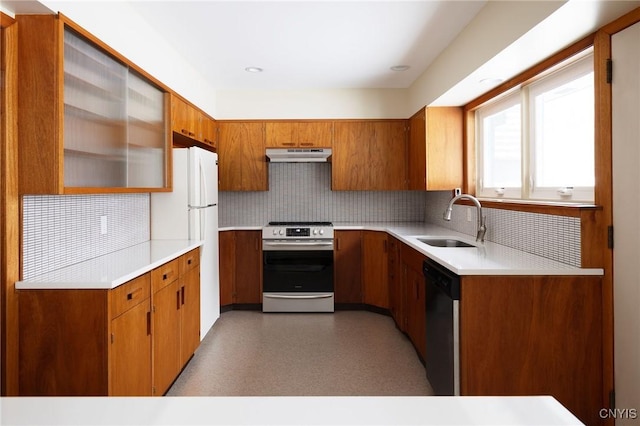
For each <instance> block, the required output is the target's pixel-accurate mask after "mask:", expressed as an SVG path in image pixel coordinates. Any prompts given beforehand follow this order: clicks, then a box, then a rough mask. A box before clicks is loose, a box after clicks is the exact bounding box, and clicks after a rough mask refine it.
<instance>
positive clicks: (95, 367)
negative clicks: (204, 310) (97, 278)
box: [18, 249, 200, 396]
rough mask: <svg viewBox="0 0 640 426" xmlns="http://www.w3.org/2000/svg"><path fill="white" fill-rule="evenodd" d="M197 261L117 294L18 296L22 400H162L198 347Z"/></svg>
mask: <svg viewBox="0 0 640 426" xmlns="http://www.w3.org/2000/svg"><path fill="white" fill-rule="evenodd" d="M196 259H197V260H199V249H195V250H193V251H191V252H189V253H187V254H185V255H184V256H182V257H179V258H177V259H175V260H173V261H171V262H169V263H167V264H165V265H162V266H160V267H159V268H157V269H155V270H153V271H151V272H149V273H146V274H144V275H141V276H139V277H137V278H135V279H133V280H131V281H129V282H127V283H124V284H122V285H120V286H118V287H116V288H114V289H111V290H108V289H104V290H102V289H90V290H80V289H69V290H19V291H18V299H19V306H20V309H19V312H20V314H19V321H20V326H19V342H20V343H19V345H20V346H19V352H20V360H19V390H18V392H19V395H20V396H151V395H162V394H163V393H164V392H165V391H166V389H168V387H169V386H170V385H171V383H172V382H173V381H174V380H175V378H176V377H177V375H178V374H179V373H180V370H181V369H182V367H183V366H184V363H186V362H187V361H188V359H189V358H190V357H191V355H192V354H193V352H194V351H195V349H196V348H197V346H198V345H199V342H200V337H199V336H200V268H199V263H198V262H197V260H196ZM190 260H191V264H189V263H188V262H189V261H190ZM194 261H195V263H194ZM181 264H184V265H185V266H184V272H182V271H181ZM165 277H166V278H165ZM154 386H155V389H154ZM154 390H155V391H154Z"/></svg>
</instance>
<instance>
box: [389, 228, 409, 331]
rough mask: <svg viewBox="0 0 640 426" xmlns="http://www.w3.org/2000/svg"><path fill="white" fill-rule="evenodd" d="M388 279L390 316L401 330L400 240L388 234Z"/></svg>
mask: <svg viewBox="0 0 640 426" xmlns="http://www.w3.org/2000/svg"><path fill="white" fill-rule="evenodd" d="M387 244H388V259H387V269H388V275H387V276H388V280H389V311H390V312H391V317H392V318H393V319H394V321H395V322H396V325H397V326H398V328H399V329H400V330H401V331H405V324H404V321H403V318H404V291H403V286H402V265H401V263H400V244H401V243H400V241H398V239H397V238H395V237H392V236H391V235H389V236H388V243H387Z"/></svg>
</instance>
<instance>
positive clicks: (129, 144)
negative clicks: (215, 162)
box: [16, 15, 171, 195]
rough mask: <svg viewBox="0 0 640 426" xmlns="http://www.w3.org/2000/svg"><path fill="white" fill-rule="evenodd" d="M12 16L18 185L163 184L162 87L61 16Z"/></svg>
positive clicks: (35, 190)
mask: <svg viewBox="0 0 640 426" xmlns="http://www.w3.org/2000/svg"><path fill="white" fill-rule="evenodd" d="M16 21H17V23H18V37H17V40H18V60H17V64H18V72H19V75H20V78H19V79H18V92H19V93H20V96H19V97H18V110H17V113H18V134H19V135H20V150H19V165H20V167H19V186H20V193H21V194H53V195H61V194H77V193H110V192H150V191H166V190H168V189H169V188H170V187H171V182H170V176H169V174H168V165H169V164H170V156H171V150H170V149H169V146H170V143H169V141H170V132H169V127H168V126H167V121H168V120H169V112H168V99H169V95H168V91H167V89H166V87H164V86H163V85H162V84H161V83H160V82H158V81H157V80H155V79H153V78H152V77H151V76H149V75H148V74H147V73H145V72H144V70H141V69H139V68H137V67H136V66H135V65H134V64H132V63H131V62H129V61H128V60H127V59H126V58H124V57H123V56H122V55H120V54H118V53H117V52H115V51H114V50H113V49H111V48H109V47H108V46H107V45H105V44H104V43H102V42H101V41H100V40H98V39H97V38H95V37H94V36H92V35H91V34H89V33H88V32H87V31H85V30H84V29H82V28H80V27H79V26H78V25H76V24H74V23H73V22H71V21H70V20H69V19H68V18H66V17H64V16H63V15H17V16H16ZM134 158H135V160H133V159H134Z"/></svg>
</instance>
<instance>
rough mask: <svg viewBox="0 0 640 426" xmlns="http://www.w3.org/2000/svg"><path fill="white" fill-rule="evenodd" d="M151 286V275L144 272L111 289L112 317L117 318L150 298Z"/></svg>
mask: <svg viewBox="0 0 640 426" xmlns="http://www.w3.org/2000/svg"><path fill="white" fill-rule="evenodd" d="M150 287H151V275H150V274H144V275H142V276H140V277H138V278H136V279H134V280H131V281H129V282H127V283H124V284H122V285H121V286H119V287H116V288H114V289H113V290H111V292H110V293H111V294H110V297H111V318H116V317H117V316H119V315H120V314H123V313H124V312H127V311H128V310H129V309H131V308H133V307H134V306H136V305H137V304H138V303H140V302H142V301H144V300H146V299H148V298H149V295H150V292H149V289H150Z"/></svg>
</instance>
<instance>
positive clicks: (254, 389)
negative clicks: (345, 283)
mask: <svg viewBox="0 0 640 426" xmlns="http://www.w3.org/2000/svg"><path fill="white" fill-rule="evenodd" d="M431 392H432V391H431V387H430V386H429V383H428V381H427V379H426V376H425V370H424V367H423V365H422V364H421V363H420V361H419V359H418V356H417V355H416V352H415V350H414V349H413V346H412V345H411V343H410V342H409V339H408V338H407V337H406V336H404V335H403V334H402V333H401V332H400V331H399V330H398V329H397V328H396V327H395V324H394V322H393V320H392V319H391V318H390V317H387V316H384V315H379V314H375V313H372V312H366V311H338V312H336V313H334V314H316V313H313V314H284V313H271V314H263V313H262V312H258V311H229V312H225V313H223V314H222V315H221V317H220V319H219V320H218V321H217V322H216V324H215V325H214V327H213V328H212V329H211V330H210V331H209V333H208V334H207V336H206V337H205V339H204V340H203V341H202V343H201V345H200V347H199V348H198V350H197V351H196V353H195V355H194V357H193V358H192V359H191V361H190V362H189V364H188V365H187V366H186V367H185V369H184V371H183V372H182V374H181V375H180V376H179V377H178V379H177V380H176V382H175V383H174V384H173V386H172V387H171V389H169V392H168V393H167V395H169V396H420V395H431V394H432V393H431Z"/></svg>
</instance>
